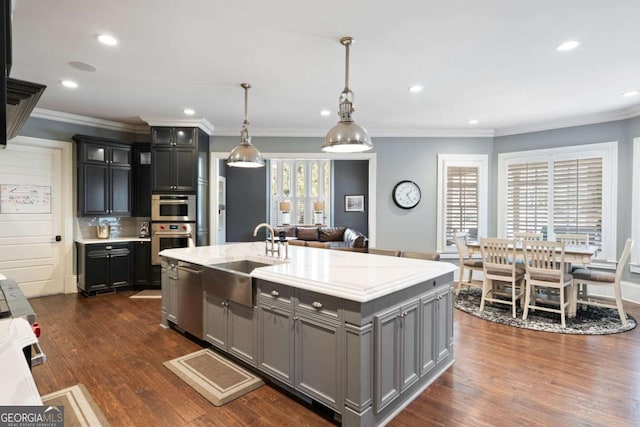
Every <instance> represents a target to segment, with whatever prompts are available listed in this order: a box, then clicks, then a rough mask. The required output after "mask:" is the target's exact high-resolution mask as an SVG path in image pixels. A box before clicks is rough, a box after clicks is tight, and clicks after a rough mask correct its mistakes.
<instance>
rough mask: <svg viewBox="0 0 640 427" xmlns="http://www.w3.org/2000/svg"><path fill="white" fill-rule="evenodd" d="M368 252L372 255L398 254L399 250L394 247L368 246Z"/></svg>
mask: <svg viewBox="0 0 640 427" xmlns="http://www.w3.org/2000/svg"><path fill="white" fill-rule="evenodd" d="M368 252H369V253H370V254H374V255H387V256H400V251H398V250H396V249H378V248H369V250H368Z"/></svg>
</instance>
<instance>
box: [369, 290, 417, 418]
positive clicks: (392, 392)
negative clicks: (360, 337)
mask: <svg viewBox="0 0 640 427" xmlns="http://www.w3.org/2000/svg"><path fill="white" fill-rule="evenodd" d="M373 327H374V334H375V335H374V341H375V353H374V359H375V377H376V378H377V379H378V381H377V382H376V385H375V386H376V389H375V397H376V398H375V410H376V412H380V411H381V410H382V409H384V408H385V407H386V406H387V405H388V404H389V403H391V402H392V401H393V400H394V399H395V398H396V397H398V396H399V395H400V393H402V392H403V391H404V390H405V389H407V388H408V387H410V386H411V385H412V384H413V383H415V382H416V381H417V380H418V379H419V378H420V343H421V341H422V340H421V339H420V333H421V327H420V299H419V298H418V299H414V300H412V301H410V302H408V303H406V304H403V305H401V306H398V307H394V308H392V309H391V310H389V311H387V312H385V313H382V314H378V315H375V316H374V318H373Z"/></svg>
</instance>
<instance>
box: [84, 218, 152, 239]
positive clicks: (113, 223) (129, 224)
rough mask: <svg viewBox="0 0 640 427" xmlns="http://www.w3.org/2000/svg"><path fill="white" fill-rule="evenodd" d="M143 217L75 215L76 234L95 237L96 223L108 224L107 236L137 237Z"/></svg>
mask: <svg viewBox="0 0 640 427" xmlns="http://www.w3.org/2000/svg"><path fill="white" fill-rule="evenodd" d="M150 220H151V218H145V217H77V218H76V236H78V237H79V238H82V239H96V238H97V237H98V236H97V233H96V225H108V226H109V237H110V238H116V237H138V235H139V234H140V225H141V224H142V221H150Z"/></svg>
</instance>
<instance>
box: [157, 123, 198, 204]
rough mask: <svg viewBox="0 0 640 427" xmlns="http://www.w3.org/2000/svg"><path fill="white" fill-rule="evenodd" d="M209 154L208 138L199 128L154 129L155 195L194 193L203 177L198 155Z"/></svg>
mask: <svg viewBox="0 0 640 427" xmlns="http://www.w3.org/2000/svg"><path fill="white" fill-rule="evenodd" d="M208 151H209V136H208V135H207V134H205V133H204V132H202V131H201V130H199V129H198V128H186V127H153V128H152V129H151V171H152V172H151V175H152V191H153V192H169V193H170V192H186V193H195V192H196V191H197V190H198V177H199V176H200V174H199V170H198V153H199V152H207V153H208ZM207 173H208V168H207Z"/></svg>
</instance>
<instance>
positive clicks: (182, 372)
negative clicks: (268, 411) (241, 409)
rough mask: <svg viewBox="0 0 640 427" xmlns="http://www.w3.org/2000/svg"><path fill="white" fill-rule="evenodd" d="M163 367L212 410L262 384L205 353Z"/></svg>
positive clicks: (180, 358)
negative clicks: (204, 399) (213, 406)
mask: <svg viewBox="0 0 640 427" xmlns="http://www.w3.org/2000/svg"><path fill="white" fill-rule="evenodd" d="M164 366H166V367H167V368H169V370H171V372H173V373H174V374H176V375H177V376H178V377H180V379H182V380H183V381H184V382H186V383H187V384H189V385H190V386H191V387H192V388H193V389H194V390H195V391H197V392H198V393H200V394H201V395H202V396H204V397H205V398H206V399H207V400H208V401H209V402H211V403H213V404H214V405H215V406H222V405H224V404H225V403H227V402H230V401H232V400H233V399H237V398H238V397H240V396H242V395H244V394H246V393H248V392H250V391H253V390H255V389H256V388H258V387H260V386H261V385H263V384H264V383H263V381H262V380H261V379H260V378H258V377H257V376H255V375H253V374H252V373H251V372H249V371H246V370H245V369H243V368H241V367H239V366H238V365H236V364H235V363H233V362H231V361H229V360H227V359H225V358H224V357H222V356H220V355H219V354H217V353H215V352H213V351H212V350H209V349H204V350H199V351H196V352H195V353H191V354H188V355H186V356H182V357H178V358H177V359H173V360H170V361H168V362H164Z"/></svg>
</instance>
